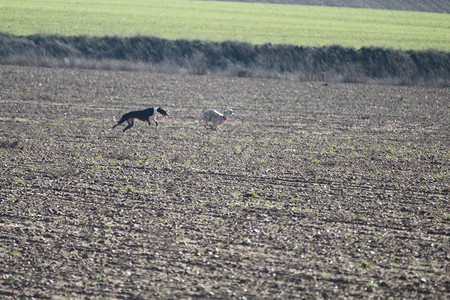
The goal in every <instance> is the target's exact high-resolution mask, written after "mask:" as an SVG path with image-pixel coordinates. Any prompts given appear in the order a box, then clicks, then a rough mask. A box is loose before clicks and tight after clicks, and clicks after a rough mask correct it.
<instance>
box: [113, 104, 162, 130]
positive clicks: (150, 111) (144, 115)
mask: <svg viewBox="0 0 450 300" xmlns="http://www.w3.org/2000/svg"><path fill="white" fill-rule="evenodd" d="M157 112H158V113H160V114H161V115H163V116H164V117H167V116H169V114H168V113H167V112H166V111H165V110H164V109H162V108H161V107H151V108H147V109H144V110H137V111H130V112H129V113H126V114H124V115H123V116H122V118H120V120H119V122H117V124H116V125H114V126H113V129H114V128H116V126H118V125H120V124H122V123H123V122H125V121H127V122H128V125H127V127H125V128H124V129H123V131H125V130H127V129H130V128H131V127H133V125H134V119H138V120H141V121H144V122H146V121H147V122H148V125H149V126H150V125H152V123H151V121H154V122H155V124H156V129H158V122H157V121H156V119H155V117H156V113H157Z"/></svg>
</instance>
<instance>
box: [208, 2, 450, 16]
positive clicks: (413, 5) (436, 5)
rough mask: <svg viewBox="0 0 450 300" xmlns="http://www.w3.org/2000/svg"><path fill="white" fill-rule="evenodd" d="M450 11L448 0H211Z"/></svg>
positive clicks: (437, 11) (434, 11)
mask: <svg viewBox="0 0 450 300" xmlns="http://www.w3.org/2000/svg"><path fill="white" fill-rule="evenodd" d="M211 1H235V2H251V3H274V4H275V3H276V4H294V5H315V6H333V7H353V8H373V9H391V10H409V11H421V12H433V13H445V14H448V13H450V1H448V0H426V1H423V0H394V1H393V0H211Z"/></svg>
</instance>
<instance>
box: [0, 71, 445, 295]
mask: <svg viewBox="0 0 450 300" xmlns="http://www.w3.org/2000/svg"><path fill="white" fill-rule="evenodd" d="M0 97H1V99H0V111H1V112H2V113H1V116H0V168H1V174H0V298H4V299H5V298H6V299H15V298H36V299H37V298H53V299H60V298H61V299H62V298H69V299H70V298H78V299H80V298H86V299H87V298H105V299H108V298H134V299H150V298H171V299H177V298H216V299H223V298H240V299H244V298H247V299H252V298H257V299H264V298H265V299H273V298H293V297H298V298H317V299H328V298H329V299H337V298H338V297H340V298H341V299H342V298H371V297H373V298H378V297H380V298H388V297H392V298H393V299H400V298H403V297H404V298H437V299H439V298H441V299H443V298H445V297H447V296H448V295H449V292H450V290H449V286H450V276H449V258H450V256H449V253H450V247H449V237H450V236H449V232H450V204H449V183H450V182H449V140H450V136H449V132H450V130H449V129H450V128H449V120H450V116H449V90H448V89H430V88H422V87H398V86H378V85H354V84H324V83H320V82H296V81H287V80H267V79H266V80H263V79H251V78H221V77H212V76H190V75H163V74H151V73H139V72H117V71H92V70H70V69H45V68H26V67H13V66H0ZM152 106H162V107H163V108H164V109H166V110H167V111H168V112H169V113H170V117H168V118H162V116H160V117H159V118H158V121H159V127H158V130H156V129H155V126H154V125H152V126H150V127H149V126H147V124H145V123H143V122H136V124H135V126H134V127H133V128H132V129H130V130H128V131H127V132H126V133H122V131H121V129H122V128H123V127H119V128H115V129H114V130H112V129H111V127H112V126H113V125H114V124H115V120H117V119H119V118H120V116H121V115H122V114H123V113H125V112H128V111H131V110H137V109H143V108H147V107H152ZM209 108H215V109H218V110H225V109H227V108H233V109H235V110H236V111H237V112H236V114H235V115H234V116H232V117H231V118H230V119H229V120H228V121H227V123H225V124H224V125H223V127H222V130H221V131H219V132H213V131H208V130H205V129H204V128H203V126H202V125H201V123H200V122H199V118H200V115H201V112H202V111H203V110H205V109H209Z"/></svg>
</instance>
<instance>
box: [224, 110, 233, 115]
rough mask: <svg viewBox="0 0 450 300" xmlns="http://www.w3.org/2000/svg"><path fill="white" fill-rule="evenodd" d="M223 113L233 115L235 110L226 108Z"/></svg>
mask: <svg viewBox="0 0 450 300" xmlns="http://www.w3.org/2000/svg"><path fill="white" fill-rule="evenodd" d="M223 114H224V115H227V116H231V115H232V114H234V110H232V109H228V110H226V111H225V112H224V113H223Z"/></svg>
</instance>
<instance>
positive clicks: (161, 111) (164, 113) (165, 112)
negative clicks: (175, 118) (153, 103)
mask: <svg viewBox="0 0 450 300" xmlns="http://www.w3.org/2000/svg"><path fill="white" fill-rule="evenodd" d="M157 111H158V112H159V113H160V114H162V115H163V116H164V117H168V116H170V115H169V113H168V112H167V111H165V110H164V109H162V108H161V107H158V109H157Z"/></svg>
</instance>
